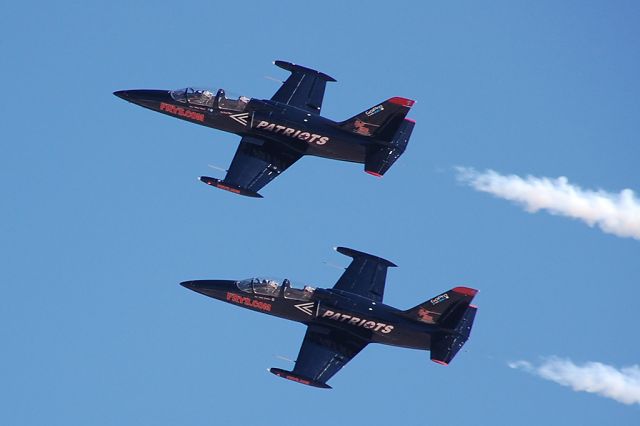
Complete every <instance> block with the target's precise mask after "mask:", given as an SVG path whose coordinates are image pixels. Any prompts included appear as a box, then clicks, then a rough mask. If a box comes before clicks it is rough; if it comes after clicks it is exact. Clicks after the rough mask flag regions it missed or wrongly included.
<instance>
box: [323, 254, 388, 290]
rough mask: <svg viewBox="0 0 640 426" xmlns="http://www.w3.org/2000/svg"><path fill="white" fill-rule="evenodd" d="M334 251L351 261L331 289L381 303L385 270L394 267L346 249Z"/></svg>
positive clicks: (379, 259)
mask: <svg viewBox="0 0 640 426" xmlns="http://www.w3.org/2000/svg"><path fill="white" fill-rule="evenodd" d="M336 251H337V252H338V253H342V254H344V255H345V256H349V257H352V258H353V260H352V261H351V263H350V264H349V266H348V267H347V269H346V271H344V273H343V274H342V276H341V277H340V279H339V280H338V282H337V283H336V285H335V286H333V288H334V289H336V290H343V291H348V292H350V293H355V294H358V295H360V296H364V297H366V298H368V299H371V300H373V301H374V302H382V299H383V297H384V286H385V282H386V279H387V268H389V267H395V266H396V265H395V264H394V263H392V262H389V261H388V260H386V259H383V258H381V257H378V256H374V255H372V254H368V253H363V252H360V251H357V250H353V249H350V248H346V247H336Z"/></svg>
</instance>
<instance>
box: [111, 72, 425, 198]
mask: <svg viewBox="0 0 640 426" xmlns="http://www.w3.org/2000/svg"><path fill="white" fill-rule="evenodd" d="M276 65H278V66H280V67H282V68H285V69H287V70H289V71H291V72H292V75H291V76H290V77H289V79H287V81H286V82H285V83H284V84H283V86H282V87H281V89H280V90H279V91H278V92H277V93H276V94H275V95H274V97H273V98H272V99H252V98H248V97H244V96H239V97H235V96H233V97H230V96H228V95H227V93H226V92H225V91H224V90H222V89H219V90H208V89H192V88H186V89H179V90H122V91H118V92H114V94H115V95H116V96H118V97H120V98H122V99H125V100H127V101H129V102H132V103H134V104H137V105H140V106H142V107H145V108H148V109H151V110H153V111H157V112H160V113H162V114H166V115H169V116H172V117H176V118H179V119H182V120H185V121H189V122H192V123H195V124H199V125H202V126H206V127H211V128H214V129H218V130H222V131H225V132H230V133H234V134H237V135H238V136H240V137H241V138H242V140H241V143H240V147H239V148H238V152H237V153H236V156H235V158H234V160H233V162H232V164H231V167H230V168H229V170H228V173H227V176H226V177H225V179H224V180H219V179H215V178H211V177H207V176H203V177H202V178H201V180H202V181H203V182H205V183H207V184H209V185H212V186H216V187H218V188H221V189H226V190H230V191H232V192H235V193H237V194H241V195H248V196H253V197H260V195H259V194H258V193H257V191H258V190H259V189H260V188H262V187H263V186H264V185H266V184H267V183H269V182H270V181H271V180H272V179H274V178H275V177H276V176H277V175H279V174H280V173H281V172H283V171H284V170H285V169H286V168H288V167H289V166H290V165H292V164H293V163H294V162H296V161H297V160H298V159H299V158H301V157H302V156H303V155H313V156H317V157H324V158H329V159H334V160H342V161H350V162H356V163H364V164H365V171H366V172H368V173H370V174H372V175H374V176H382V175H383V174H384V173H385V172H386V171H387V170H388V169H389V167H391V165H392V164H393V163H394V162H395V161H396V160H397V159H398V158H399V157H400V155H401V154H402V153H403V152H404V150H405V148H406V145H407V143H408V141H409V137H410V136H411V132H412V131H413V126H414V122H413V120H409V119H407V118H406V114H407V113H408V111H409V109H410V108H411V106H412V105H413V104H414V101H412V100H410V99H405V98H400V97H394V98H391V99H388V100H387V101H384V102H382V103H380V104H378V105H376V106H374V107H372V108H369V109H368V110H366V111H364V112H362V113H361V114H358V115H356V116H354V117H352V118H351V119H349V120H346V121H344V122H335V121H333V120H330V119H328V118H325V117H322V116H321V115H320V105H321V103H322V98H323V96H324V86H325V84H326V82H327V81H335V80H334V79H333V78H331V77H329V76H327V75H326V74H323V73H320V72H318V71H315V70H311V69H309V68H305V67H301V66H299V65H294V64H290V63H288V62H282V61H276Z"/></svg>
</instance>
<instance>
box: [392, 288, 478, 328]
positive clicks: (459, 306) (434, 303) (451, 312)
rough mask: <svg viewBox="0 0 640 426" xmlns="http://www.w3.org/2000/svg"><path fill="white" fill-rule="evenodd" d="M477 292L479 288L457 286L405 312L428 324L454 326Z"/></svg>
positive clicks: (444, 326)
mask: <svg viewBox="0 0 640 426" xmlns="http://www.w3.org/2000/svg"><path fill="white" fill-rule="evenodd" d="M477 293H478V290H475V289H473V288H469V287H456V288H453V289H451V290H449V291H446V292H444V293H442V294H439V295H437V296H436V297H434V298H433V299H430V300H427V301H426V302H423V303H421V304H419V305H418V306H416V307H414V308H411V309H408V310H406V311H404V313H403V314H404V315H405V316H406V317H409V318H411V319H414V320H417V321H421V322H425V323H427V324H435V325H438V326H441V327H443V328H453V327H455V325H456V324H457V323H458V322H459V321H460V319H461V318H462V316H463V315H464V312H465V311H466V309H467V307H469V304H470V303H471V301H472V300H473V298H474V297H475V295H476V294H477Z"/></svg>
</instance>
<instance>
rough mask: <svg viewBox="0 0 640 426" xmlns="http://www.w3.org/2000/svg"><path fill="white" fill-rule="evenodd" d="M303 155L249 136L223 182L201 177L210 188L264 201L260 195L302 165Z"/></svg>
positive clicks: (244, 139) (242, 143)
mask: <svg viewBox="0 0 640 426" xmlns="http://www.w3.org/2000/svg"><path fill="white" fill-rule="evenodd" d="M300 157H302V154H301V153H299V152H296V151H294V150H292V149H289V148H286V147H284V146H282V145H276V144H275V143H274V142H271V141H269V140H266V139H258V138H253V137H248V136H245V137H243V138H242V140H241V141H240V145H239V146H238V150H237V151H236V154H235V156H234V157H233V161H231V165H230V166H229V170H228V171H227V175H226V176H225V178H224V179H223V180H219V179H215V178H212V177H208V176H201V177H200V180H201V181H202V182H204V183H206V184H207V185H211V186H215V187H216V188H220V189H224V190H226V191H230V192H233V193H235V194H240V195H246V196H248V197H256V198H262V195H260V194H258V191H259V190H260V189H261V188H263V187H264V186H265V185H267V184H268V183H269V182H271V181H272V180H273V179H275V178H276V177H277V176H279V175H280V173H282V172H284V171H285V170H286V169H287V168H289V166H291V165H292V164H293V163H295V162H296V161H298V160H299V159H300Z"/></svg>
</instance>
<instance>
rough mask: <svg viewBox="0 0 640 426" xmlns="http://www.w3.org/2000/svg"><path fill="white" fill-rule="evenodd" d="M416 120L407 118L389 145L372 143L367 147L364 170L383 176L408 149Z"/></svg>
mask: <svg viewBox="0 0 640 426" xmlns="http://www.w3.org/2000/svg"><path fill="white" fill-rule="evenodd" d="M414 126H415V122H413V121H412V120H409V119H407V118H405V119H404V120H403V121H402V123H401V124H400V127H398V130H396V133H395V135H394V136H393V139H391V142H390V143H389V145H371V146H369V147H368V148H367V156H366V157H365V161H364V171H365V172H367V173H369V174H370V175H373V176H378V177H380V176H382V175H384V174H385V173H386V172H387V170H389V168H390V167H391V166H392V165H393V163H395V162H396V160H397V159H398V158H400V156H401V155H402V154H403V153H404V151H405V149H407V144H408V143H409V138H410V137H411V133H412V132H413V127H414Z"/></svg>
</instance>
